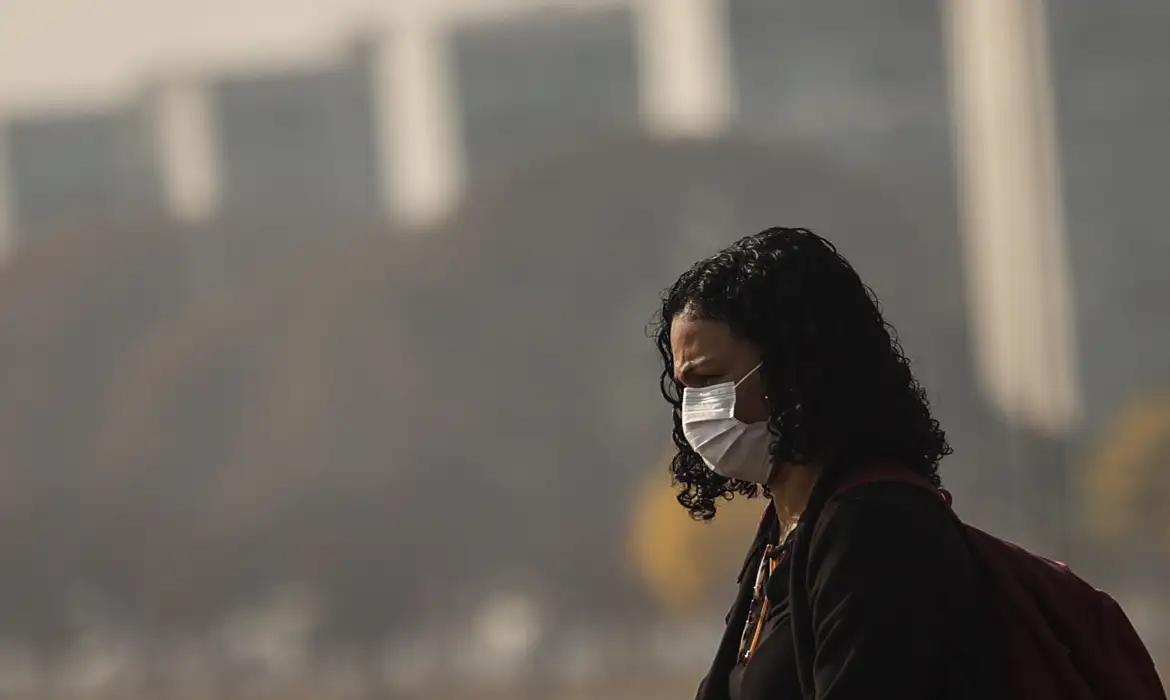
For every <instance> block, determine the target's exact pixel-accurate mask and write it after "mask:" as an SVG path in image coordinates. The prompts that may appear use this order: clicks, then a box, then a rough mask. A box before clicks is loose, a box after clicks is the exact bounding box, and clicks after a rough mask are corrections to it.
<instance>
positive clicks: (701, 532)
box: [629, 453, 766, 614]
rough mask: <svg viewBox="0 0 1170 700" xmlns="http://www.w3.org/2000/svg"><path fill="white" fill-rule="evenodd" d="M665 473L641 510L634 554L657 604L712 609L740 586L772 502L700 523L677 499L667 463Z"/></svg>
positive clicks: (655, 479)
mask: <svg viewBox="0 0 1170 700" xmlns="http://www.w3.org/2000/svg"><path fill="white" fill-rule="evenodd" d="M672 455H673V453H671V455H668V456H667V460H669V459H670V457H671V456H672ZM659 467H660V468H658V469H655V470H654V472H653V475H652V476H651V478H648V479H646V480H645V483H644V484H643V486H642V489H641V491H640V496H639V498H638V500H637V502H636V504H635V507H634V513H633V517H632V519H631V525H632V531H631V536H630V539H629V542H630V554H631V556H632V559H633V563H634V566H635V567H636V569H637V572H638V574H639V577H640V578H641V580H642V582H643V584H644V585H646V587H647V588H648V589H649V590H650V591H651V593H652V594H653V596H654V598H655V600H656V601H657V602H658V603H659V604H660V605H662V606H663V607H665V608H666V609H668V610H670V611H671V612H673V613H675V614H685V613H688V612H691V611H693V610H695V609H701V608H702V607H703V606H705V605H707V604H710V603H711V602H712V598H713V593H714V592H715V591H716V590H718V589H719V588H721V587H722V588H727V587H728V586H727V585H726V584H728V583H729V582H730V581H732V580H734V578H735V574H736V573H737V572H736V567H737V566H739V565H740V563H741V562H742V561H743V556H744V553H745V552H746V551H747V548H748V546H749V545H750V544H751V539H752V536H753V535H754V534H755V531H756V527H757V525H758V524H759V521H760V515H761V513H763V510H764V507H765V505H766V501H764V500H763V499H755V500H752V499H746V498H738V497H737V498H735V499H733V500H731V501H728V502H725V503H721V504H719V513H718V515H717V516H716V517H715V519H714V520H712V521H710V522H706V523H700V522H696V521H695V520H693V519H692V518H691V517H690V515H689V514H688V513H687V512H686V511H685V510H684V509H683V507H682V506H680V505H679V504H678V501H677V500H676V499H675V494H676V491H675V489H674V488H673V487H672V486H671V485H670V478H669V474H668V473H667V471H666V464H665V462H663V463H662V464H660V465H659Z"/></svg>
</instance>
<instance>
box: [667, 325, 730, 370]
mask: <svg viewBox="0 0 1170 700" xmlns="http://www.w3.org/2000/svg"><path fill="white" fill-rule="evenodd" d="M741 345H742V341H741V340H740V339H739V338H737V337H735V334H734V333H732V332H731V328H730V327H729V326H728V325H727V324H726V323H724V322H722V321H712V320H708V319H703V318H698V317H696V316H694V315H692V314H680V315H678V316H677V317H675V319H674V321H673V322H671V326H670V346H671V350H672V351H673V352H674V355H675V361H676V363H679V362H693V361H696V360H699V359H703V358H706V357H711V358H714V357H722V356H726V355H727V354H729V353H735V352H737V351H739V350H740V349H741Z"/></svg>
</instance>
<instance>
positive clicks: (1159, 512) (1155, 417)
mask: <svg viewBox="0 0 1170 700" xmlns="http://www.w3.org/2000/svg"><path fill="white" fill-rule="evenodd" d="M1168 468H1170V394H1167V393H1146V394H1141V395H1138V396H1136V397H1135V398H1133V399H1132V400H1130V401H1129V402H1128V403H1127V404H1126V405H1125V406H1124V407H1123V408H1122V410H1121V411H1120V412H1119V413H1118V415H1117V416H1116V417H1115V418H1114V419H1113V420H1112V421H1111V422H1110V423H1109V424H1108V426H1107V428H1106V430H1105V431H1104V433H1103V436H1102V438H1101V439H1100V441H1099V443H1098V444H1097V445H1096V447H1095V449H1094V450H1093V451H1092V453H1091V454H1090V455H1089V459H1088V462H1087V467H1086V469H1085V472H1084V493H1085V495H1086V497H1087V499H1088V504H1089V516H1090V521H1089V524H1090V526H1091V527H1092V529H1093V532H1094V534H1096V535H1098V536H1099V537H1101V538H1102V539H1103V540H1104V541H1106V542H1110V543H1116V542H1118V541H1120V540H1121V539H1122V538H1136V539H1137V540H1138V541H1143V540H1148V539H1149V538H1150V537H1151V536H1154V537H1156V538H1157V548H1158V549H1160V550H1165V549H1166V548H1170V511H1167V509H1166V508H1165V503H1166V502H1167V500H1168V499H1170V479H1168V478H1167V476H1166V475H1167V473H1168V472H1170V469H1168Z"/></svg>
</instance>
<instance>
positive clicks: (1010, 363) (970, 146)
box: [947, 0, 1081, 437]
mask: <svg viewBox="0 0 1170 700" xmlns="http://www.w3.org/2000/svg"><path fill="white" fill-rule="evenodd" d="M947 10H948V12H947V21H948V26H947V31H948V39H949V45H950V59H951V65H950V68H951V85H952V98H953V114H954V123H955V124H954V125H955V135H956V143H957V146H958V148H957V155H958V181H959V187H960V205H961V211H962V216H963V228H964V241H965V250H966V271H967V282H968V299H969V306H970V309H971V317H972V322H973V324H974V327H973V329H972V336H973V342H974V343H975V354H976V362H977V365H978V372H979V375H980V379H981V381H982V384H983V386H984V387H985V389H986V390H987V392H988V394H989V396H990V398H991V400H992V401H993V403H994V404H995V405H996V406H997V407H998V408H999V409H1000V410H1001V411H1002V412H1003V413H1004V414H1006V416H1007V417H1008V418H1009V419H1010V420H1011V421H1013V422H1014V423H1016V424H1018V425H1026V426H1028V427H1030V428H1032V429H1035V430H1038V431H1040V432H1041V433H1043V434H1047V435H1050V436H1054V437H1055V436H1060V435H1063V434H1065V433H1066V432H1067V431H1068V430H1069V429H1070V428H1071V427H1072V425H1073V424H1074V422H1075V421H1076V420H1077V418H1078V417H1079V414H1080V407H1081V398H1080V389H1079V385H1078V378H1077V357H1076V345H1075V332H1074V314H1073V303H1072V293H1071V289H1070V285H1069V274H1070V273H1069V271H1068V253H1067V250H1066V243H1065V240H1064V230H1063V229H1064V224H1063V220H1062V202H1061V192H1060V189H1061V186H1060V175H1059V166H1058V162H1057V147H1056V143H1055V141H1056V139H1055V134H1054V132H1055V129H1054V117H1053V106H1052V95H1051V84H1050V80H1051V78H1050V74H1049V69H1048V45H1047V35H1046V29H1045V21H1044V7H1043V4H1042V0H949V1H948V3H947Z"/></svg>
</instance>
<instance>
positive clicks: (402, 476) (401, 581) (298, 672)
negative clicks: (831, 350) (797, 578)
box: [0, 0, 1170, 700]
mask: <svg viewBox="0 0 1170 700" xmlns="http://www.w3.org/2000/svg"><path fill="white" fill-rule="evenodd" d="M1168 32H1170V5H1168V4H1167V3H1165V2H1160V1H1159V0H1111V1H1110V2H1089V0H1061V1H1060V2H1049V3H1047V5H1046V6H1045V5H1044V4H1042V2H1041V0H946V1H944V2H932V1H929V0H890V1H889V2H883V3H874V2H867V1H865V0H817V1H816V2H797V1H794V0H592V1H586V0H578V1H577V2H570V1H569V0H560V1H557V0H458V1H457V0H413V1H412V0H295V1H290V0H246V1H245V0H230V1H229V0H104V1H103V2H101V3H94V2H86V1H85V0H7V1H6V2H3V3H2V4H0V255H2V264H0V600H2V601H3V606H2V609H3V613H2V614H0V697H3V698H115V697H117V698H123V699H127V698H136V697H138V698H201V699H205V698H212V697H215V698H225V699H228V700H232V699H234V698H241V699H243V698H272V699H277V698H279V699H281V700H284V699H294V698H306V699H307V698H320V699H322V700H341V699H343V698H362V699H368V698H394V699H397V698H410V699H412V700H414V699H418V700H423V699H426V700H430V699H432V698H434V699H439V700H449V699H450V700H454V699H456V698H469V699H470V698H533V699H535V698H549V699H558V698H566V699H567V698H580V699H582V700H586V699H592V698H622V697H631V698H633V697H637V698H640V699H645V698H649V699H654V698H664V699H665V698H678V697H691V696H692V694H693V692H694V688H695V686H696V684H697V681H698V679H699V678H700V677H701V676H702V675H703V674H704V673H705V672H706V668H707V665H708V663H709V661H710V659H711V657H712V655H713V653H714V648H715V642H716V639H717V637H718V635H719V633H720V631H721V628H722V622H723V614H724V612H725V611H726V609H727V607H728V606H729V605H730V602H731V597H730V596H731V594H732V592H733V587H734V578H735V574H736V572H737V571H738V565H739V562H740V561H741V558H742V555H743V553H744V550H745V548H746V546H747V540H748V538H749V537H750V534H751V532H752V531H753V529H754V526H755V522H756V520H757V518H758V515H759V513H760V512H761V510H762V507H763V504H762V503H761V502H759V501H755V502H747V503H742V502H735V503H732V504H729V505H727V506H726V507H724V508H723V509H722V510H721V515H720V517H719V518H718V519H717V520H716V521H715V523H713V524H710V525H700V524H697V523H693V522H692V521H690V520H689V519H688V517H687V516H686V514H685V513H684V512H683V511H682V510H681V508H679V507H678V506H677V504H675V503H674V500H673V491H672V490H671V488H670V486H669V484H668V478H667V474H666V460H667V458H668V457H669V447H670V440H669V430H670V415H669V412H668V410H667V406H666V404H665V403H664V402H663V401H662V399H661V398H660V396H659V394H658V374H659V372H660V370H661V367H660V365H659V360H658V357H657V355H656V353H655V351H654V349H653V344H652V343H651V341H650V340H649V339H648V338H647V337H646V324H647V323H648V322H649V321H650V320H651V315H652V313H653V311H654V309H655V308H656V306H657V303H658V298H659V294H660V291H661V289H662V288H663V287H665V286H667V285H669V284H670V283H671V282H672V281H673V279H674V278H675V276H676V275H677V274H678V273H680V272H681V271H682V270H683V269H684V268H685V267H686V266H688V265H689V264H690V263H691V262H693V261H694V260H696V259H698V258H700V257H702V256H705V255H706V254H708V253H711V252H714V251H715V250H717V249H719V248H721V247H723V246H725V245H727V244H729V243H730V242H732V241H733V240H735V239H737V238H739V237H740V236H743V235H747V234H750V233H754V232H756V231H758V230H760V229H763V228H765V227H768V226H770V225H789V226H805V227H809V228H812V229H813V230H815V231H817V232H819V233H822V234H824V235H825V236H827V237H829V238H830V239H831V240H833V241H835V242H836V243H837V244H838V245H839V247H840V248H841V250H842V251H843V252H844V253H845V254H846V256H847V257H849V258H850V260H851V261H852V262H853V263H854V264H855V266H856V267H857V268H858V270H859V272H860V273H861V275H862V276H863V277H864V278H865V279H866V280H867V281H868V282H869V283H870V284H871V285H872V286H873V287H874V288H875V290H876V291H877V293H878V295H879V296H880V297H881V298H882V300H883V302H884V304H885V308H886V311H887V314H888V318H889V320H891V321H892V322H893V323H894V324H895V325H896V326H897V328H898V329H899V330H900V332H901V338H902V341H903V343H904V345H905V347H906V349H907V351H908V353H909V355H910V356H911V358H912V359H913V360H914V362H915V367H916V371H917V373H918V376H919V378H920V379H921V381H922V382H923V383H924V385H925V386H926V387H927V389H928V390H929V392H930V396H931V399H932V402H933V405H934V407H935V409H936V410H937V414H938V417H939V418H940V420H941V421H942V423H943V425H944V427H945V428H946V429H947V430H948V433H949V436H950V438H951V442H952V444H953V445H954V448H955V454H954V455H953V456H952V457H949V458H948V459H947V460H946V461H945V462H944V464H943V478H944V481H945V482H946V483H947V485H948V486H949V487H950V488H951V489H952V490H953V491H954V493H955V496H956V502H957V505H958V509H959V511H960V513H961V514H962V515H963V516H964V517H965V518H966V519H968V520H969V521H971V522H973V523H975V524H977V525H980V526H982V527H985V528H987V529H989V530H991V531H992V532H995V533H996V534H1000V535H1002V536H1006V537H1009V538H1012V539H1015V540H1017V541H1020V542H1023V543H1024V544H1026V545H1028V546H1029V547H1033V548H1035V549H1036V550H1037V551H1041V552H1044V553H1047V554H1051V555H1053V556H1056V557H1060V558H1063V559H1064V560H1066V561H1069V562H1070V563H1071V564H1072V565H1073V566H1074V568H1075V569H1076V570H1078V571H1079V572H1080V573H1081V574H1082V575H1084V576H1085V577H1087V578H1089V580H1091V581H1092V582H1093V583H1095V584H1096V585H1099V586H1101V587H1104V588H1106V589H1108V590H1109V591H1110V592H1112V593H1113V594H1114V595H1115V596H1116V597H1117V598H1118V599H1119V600H1120V601H1121V602H1122V604H1123V605H1124V606H1125V607H1126V609H1127V611H1128V612H1129V613H1130V615H1131V617H1132V618H1133V620H1134V622H1135V624H1136V625H1137V626H1138V627H1139V629H1140V631H1141V632H1142V634H1143V635H1144V636H1145V639H1146V641H1147V643H1148V644H1149V646H1150V648H1151V650H1152V651H1153V652H1154V653H1155V655H1156V656H1157V657H1158V658H1159V660H1160V661H1161V664H1162V666H1163V668H1166V667H1167V664H1170V507H1168V506H1170V470H1167V468H1166V467H1167V466H1170V352H1168V348H1170V275H1167V273H1166V269H1167V267H1168V266H1170V234H1168V233H1167V232H1166V230H1165V226H1166V220H1167V217H1166V201H1167V191H1166V177H1165V172H1164V168H1165V163H1166V162H1168V161H1170V80H1168V79H1167V72H1168V70H1170V44H1168V43H1167V42H1166V41H1165V37H1166V35H1167V33H1168ZM1163 673H1164V674H1165V673H1166V671H1165V670H1163Z"/></svg>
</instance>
